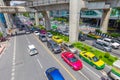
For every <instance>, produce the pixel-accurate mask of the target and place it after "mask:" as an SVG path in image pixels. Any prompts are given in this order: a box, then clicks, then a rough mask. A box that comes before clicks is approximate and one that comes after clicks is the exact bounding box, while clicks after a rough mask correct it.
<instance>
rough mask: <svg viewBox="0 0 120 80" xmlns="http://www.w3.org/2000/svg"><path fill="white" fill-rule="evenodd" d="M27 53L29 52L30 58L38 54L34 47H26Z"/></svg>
mask: <svg viewBox="0 0 120 80" xmlns="http://www.w3.org/2000/svg"><path fill="white" fill-rule="evenodd" d="M28 51H29V54H30V55H31V56H32V55H35V54H38V51H37V49H36V48H35V46H34V45H28Z"/></svg>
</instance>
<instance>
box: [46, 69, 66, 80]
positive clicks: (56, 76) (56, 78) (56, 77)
mask: <svg viewBox="0 0 120 80" xmlns="http://www.w3.org/2000/svg"><path fill="white" fill-rule="evenodd" d="M47 72H49V73H50V75H51V76H52V78H53V80H65V79H64V78H63V76H62V74H61V73H60V72H59V70H58V69H57V68H55V67H52V68H49V69H47Z"/></svg>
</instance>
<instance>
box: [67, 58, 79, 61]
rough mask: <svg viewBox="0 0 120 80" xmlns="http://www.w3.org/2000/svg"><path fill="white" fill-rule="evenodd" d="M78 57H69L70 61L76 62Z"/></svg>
mask: <svg viewBox="0 0 120 80" xmlns="http://www.w3.org/2000/svg"><path fill="white" fill-rule="evenodd" d="M77 60H78V59H77V58H76V57H72V58H69V61H70V62H76V61H77Z"/></svg>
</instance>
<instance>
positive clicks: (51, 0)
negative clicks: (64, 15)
mask: <svg viewBox="0 0 120 80" xmlns="http://www.w3.org/2000/svg"><path fill="white" fill-rule="evenodd" d="M69 1H70V0H40V1H29V2H26V3H25V4H24V6H27V7H34V6H42V5H51V4H60V3H69Z"/></svg>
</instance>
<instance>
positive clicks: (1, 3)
mask: <svg viewBox="0 0 120 80" xmlns="http://www.w3.org/2000/svg"><path fill="white" fill-rule="evenodd" d="M0 5H1V6H5V5H10V3H8V2H7V3H4V1H3V0H1V1H0ZM4 17H5V20H6V24H7V27H8V29H10V28H12V25H11V22H10V17H9V15H8V13H4Z"/></svg>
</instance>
